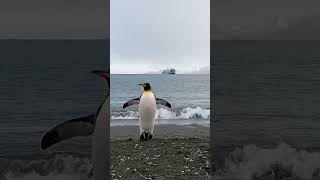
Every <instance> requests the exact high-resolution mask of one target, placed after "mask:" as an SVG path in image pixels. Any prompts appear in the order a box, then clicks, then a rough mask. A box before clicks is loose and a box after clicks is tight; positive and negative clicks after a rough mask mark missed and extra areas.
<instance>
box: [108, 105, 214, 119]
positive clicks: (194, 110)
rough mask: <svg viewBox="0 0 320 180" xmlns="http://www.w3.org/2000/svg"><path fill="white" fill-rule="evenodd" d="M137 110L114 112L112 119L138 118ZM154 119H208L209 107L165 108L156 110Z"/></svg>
mask: <svg viewBox="0 0 320 180" xmlns="http://www.w3.org/2000/svg"><path fill="white" fill-rule="evenodd" d="M138 115H139V113H138V112H137V111H127V112H114V113H113V115H112V117H111V118H112V119H138V118H139V117H138ZM156 119H210V109H203V108H201V107H185V108H183V109H180V110H177V111H171V110H169V109H166V108H160V109H158V110H157V113H156Z"/></svg>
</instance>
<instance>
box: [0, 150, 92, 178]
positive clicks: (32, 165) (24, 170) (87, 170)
mask: <svg viewBox="0 0 320 180" xmlns="http://www.w3.org/2000/svg"><path fill="white" fill-rule="evenodd" d="M0 165H1V171H2V172H1V174H0V180H38V179H39V180H40V179H41V180H42V179H46V180H65V179H69V180H88V179H89V178H90V177H91V171H92V164H91V162H90V160H89V159H88V158H80V157H74V156H72V155H62V154H59V155H55V156H53V157H52V158H49V159H40V160H7V159H1V160H0Z"/></svg>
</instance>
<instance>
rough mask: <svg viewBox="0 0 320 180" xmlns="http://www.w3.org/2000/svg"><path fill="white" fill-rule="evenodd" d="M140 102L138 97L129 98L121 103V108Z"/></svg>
mask: <svg viewBox="0 0 320 180" xmlns="http://www.w3.org/2000/svg"><path fill="white" fill-rule="evenodd" d="M139 102H140V98H135V99H131V100H129V101H128V102H126V103H124V104H123V109H125V108H127V107H129V106H132V105H138V104H139Z"/></svg>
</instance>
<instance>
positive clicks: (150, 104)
mask: <svg viewBox="0 0 320 180" xmlns="http://www.w3.org/2000/svg"><path fill="white" fill-rule="evenodd" d="M139 85H140V86H142V87H143V89H144V91H143V93H142V94H141V96H140V97H139V98H135V99H131V100H129V101H128V102H126V103H125V104H124V105H123V109H125V108H127V107H129V106H131V105H136V104H139V128H140V141H148V140H151V139H152V136H153V131H154V125H155V118H156V117H155V116H156V111H157V107H156V105H157V104H161V105H164V106H167V107H169V108H171V104H170V103H169V102H167V101H166V100H164V99H160V98H157V97H156V96H155V95H154V94H153V92H152V88H151V86H150V84H149V83H144V84H139Z"/></svg>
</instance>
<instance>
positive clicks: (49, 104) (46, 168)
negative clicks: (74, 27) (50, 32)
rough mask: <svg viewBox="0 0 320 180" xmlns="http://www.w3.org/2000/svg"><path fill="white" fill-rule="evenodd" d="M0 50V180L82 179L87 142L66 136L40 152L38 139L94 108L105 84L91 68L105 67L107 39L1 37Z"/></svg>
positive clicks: (102, 93) (86, 173) (85, 170)
mask: <svg viewBox="0 0 320 180" xmlns="http://www.w3.org/2000/svg"><path fill="white" fill-rule="evenodd" d="M0 49H1V51H0V94H1V96H0V102H1V103H0V117H1V121H0V142H1V143H0V179H1V178H4V176H7V177H9V178H8V179H66V178H67V179H79V175H80V176H85V177H86V179H87V175H88V172H90V166H91V165H90V162H88V159H89V157H90V143H91V142H90V141H88V140H73V141H70V142H68V143H66V144H64V147H63V148H60V149H58V151H59V152H60V153H59V155H55V154H57V153H56V152H54V150H52V152H50V150H49V152H48V151H41V150H40V140H41V137H42V134H43V133H44V132H45V131H47V130H48V129H49V128H51V127H53V126H55V125H57V124H59V123H62V122H64V121H67V120H70V119H72V118H76V117H81V116H86V115H89V114H91V113H95V112H96V109H97V108H98V106H99V104H100V103H101V101H102V99H103V97H104V92H103V90H104V89H103V88H104V85H103V82H102V81H101V79H100V78H98V77H97V76H95V75H93V74H90V71H91V70H93V69H105V68H106V67H107V61H106V57H107V52H106V49H107V43H106V42H105V41H80V40H79V41H78V40H74V41H58V40H57V41H49V40H48V41H47V40H21V41H20V40H16V41H15V40H13V41H10V40H1V41H0ZM33 171H34V172H33ZM50 172H52V173H51V174H49V173H50ZM41 175H44V176H42V177H40V176H41ZM72 177H73V178H72Z"/></svg>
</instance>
